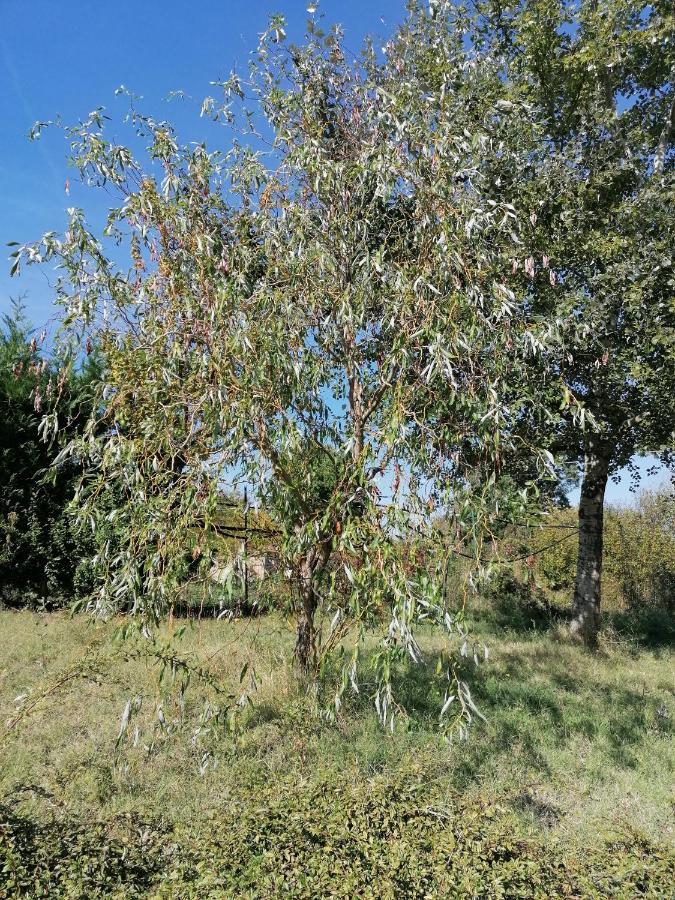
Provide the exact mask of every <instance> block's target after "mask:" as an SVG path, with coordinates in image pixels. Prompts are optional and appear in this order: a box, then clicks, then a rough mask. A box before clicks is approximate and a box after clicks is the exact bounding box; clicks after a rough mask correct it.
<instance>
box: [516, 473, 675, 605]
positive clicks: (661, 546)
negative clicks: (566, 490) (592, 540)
mask: <svg viewBox="0 0 675 900" xmlns="http://www.w3.org/2000/svg"><path fill="white" fill-rule="evenodd" d="M576 517H577V511H576V509H569V510H559V511H556V512H555V513H553V514H552V515H551V518H550V527H546V526H545V527H544V528H542V529H541V530H538V531H535V532H533V534H532V537H531V539H530V542H529V547H530V549H531V550H532V552H533V553H534V554H535V561H534V571H535V574H536V575H537V576H538V577H539V579H540V580H542V579H543V582H544V586H545V587H546V588H548V589H550V590H552V591H565V592H566V593H570V594H571V592H572V591H573V590H574V578H575V573H576V564H577V542H576V532H572V529H570V531H571V536H570V538H569V539H568V540H564V541H562V542H559V543H556V541H560V537H561V529H560V527H559V526H565V525H568V526H575V525H576ZM562 534H563V536H564V532H562ZM550 545H553V546H550ZM543 548H546V549H543ZM674 602H675V496H674V495H673V493H672V491H668V490H667V489H665V488H662V489H661V490H658V491H644V492H643V493H642V494H641V495H640V497H639V500H638V505H637V507H636V508H635V509H631V508H627V507H611V506H610V507H609V508H608V509H607V510H606V512H605V526H604V567H603V604H604V606H605V608H607V609H610V610H614V611H626V610H631V611H633V612H636V611H639V610H644V609H645V608H646V607H649V608H651V609H657V608H661V609H664V610H666V611H668V610H670V611H672V609H673V604H674Z"/></svg>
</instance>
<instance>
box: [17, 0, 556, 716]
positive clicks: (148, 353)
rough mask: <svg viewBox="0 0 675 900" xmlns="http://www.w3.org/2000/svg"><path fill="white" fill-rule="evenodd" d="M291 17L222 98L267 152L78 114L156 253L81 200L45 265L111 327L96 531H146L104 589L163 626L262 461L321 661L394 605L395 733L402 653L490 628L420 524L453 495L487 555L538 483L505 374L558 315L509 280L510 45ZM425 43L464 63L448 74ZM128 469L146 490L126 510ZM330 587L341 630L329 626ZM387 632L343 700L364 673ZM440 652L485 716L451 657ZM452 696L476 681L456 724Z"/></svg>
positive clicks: (302, 640) (74, 312)
mask: <svg viewBox="0 0 675 900" xmlns="http://www.w3.org/2000/svg"><path fill="white" fill-rule="evenodd" d="M450 10H451V6H450V5H448V6H447V10H446V11H447V12H448V15H451V13H450ZM284 29H285V26H284V22H283V19H281V18H280V17H274V18H272V20H271V22H270V26H269V29H268V30H267V32H266V33H265V34H264V35H263V37H262V40H261V44H260V47H259V49H258V53H257V55H256V57H255V59H254V62H253V65H252V68H251V73H250V78H249V80H248V82H246V83H244V82H242V81H241V80H240V79H239V78H237V77H236V76H232V78H230V79H229V80H228V81H227V82H225V83H223V85H222V88H223V91H224V99H223V101H222V102H216V100H215V99H212V98H207V100H206V101H205V103H204V106H203V112H205V113H208V114H210V115H212V116H213V117H214V118H215V119H217V120H219V121H225V122H229V121H231V120H232V119H233V113H232V104H233V103H234V102H235V101H237V99H239V100H244V98H248V99H253V100H255V101H257V103H258V110H259V113H261V114H262V116H263V119H264V121H261V120H260V116H259V115H254V114H253V113H250V112H247V111H246V109H244V112H243V116H244V121H245V123H246V126H247V129H248V133H249V135H250V134H251V132H253V133H254V135H255V138H254V140H255V141H256V142H257V144H258V146H268V147H269V149H268V150H267V151H263V150H259V149H253V148H251V147H244V146H242V145H241V144H240V143H239V142H238V140H236V139H235V140H233V142H232V145H231V147H230V148H229V149H228V152H227V153H226V154H221V153H219V152H207V150H206V149H205V148H204V147H203V146H201V145H198V146H196V147H195V146H188V147H181V146H179V144H178V143H177V141H176V138H175V136H174V133H173V130H172V129H171V127H170V126H169V125H168V124H167V123H165V122H156V121H155V120H153V119H151V118H149V117H145V116H141V115H140V114H138V113H137V112H135V111H133V109H132V113H131V121H132V122H133V124H134V125H135V127H136V129H137V132H138V134H139V135H140V136H141V137H142V138H144V139H145V140H146V141H148V142H149V146H148V154H149V157H150V159H151V160H152V165H144V164H143V163H142V161H140V160H137V159H135V158H134V156H133V154H132V153H131V151H130V150H129V149H128V148H126V147H124V146H122V145H120V144H119V143H118V142H113V141H109V140H108V139H107V137H106V136H105V133H104V118H103V115H102V113H101V112H100V111H98V112H95V113H94V114H92V115H91V116H90V117H89V118H88V119H87V120H86V121H85V122H84V123H82V124H81V125H80V126H78V127H76V128H74V129H71V130H69V132H68V133H69V137H70V139H71V145H72V149H73V161H74V164H75V165H76V166H77V167H78V169H79V171H80V173H81V174H82V176H83V177H84V178H85V179H86V180H88V181H90V182H94V183H99V184H101V183H105V184H106V186H108V187H114V188H116V189H117V190H118V191H119V193H120V194H121V196H122V205H121V207H120V208H118V209H114V210H111V212H110V217H109V225H108V228H107V236H108V237H113V238H114V239H115V240H116V241H117V243H118V244H122V245H124V246H126V247H128V249H129V253H130V257H131V267H130V269H129V270H125V269H124V268H120V267H119V266H118V265H117V264H116V263H115V262H114V260H115V259H116V258H117V252H116V253H115V254H113V253H111V252H109V251H108V250H107V249H106V248H105V246H104V244H103V243H102V242H100V241H99V240H97V239H96V238H95V237H94V236H93V235H92V233H91V232H90V231H89V230H88V228H87V226H86V224H85V220H84V216H83V213H82V212H81V211H79V210H73V211H72V212H71V220H70V223H69V228H68V231H67V233H66V234H65V235H64V237H63V238H59V237H57V236H56V235H54V234H48V235H46V236H45V237H44V238H43V240H42V241H41V242H40V243H39V244H37V245H34V246H29V247H23V248H21V249H20V250H19V251H18V255H17V259H18V260H22V259H24V260H26V261H28V262H38V263H40V262H44V261H47V260H53V259H55V260H57V261H58V263H59V265H60V267H61V273H62V277H61V280H60V281H59V284H58V288H57V290H58V295H59V299H60V301H61V302H62V303H63V304H64V305H65V307H66V311H67V318H66V327H67V328H68V329H69V334H70V337H71V339H72V337H73V336H74V335H79V337H80V339H81V340H82V341H84V340H87V339H89V338H88V336H94V337H95V339H96V341H97V342H100V344H101V346H102V349H103V352H104V355H105V359H106V363H107V370H106V373H105V378H104V382H105V383H104V384H102V393H101V395H100V402H99V404H98V405H97V407H96V409H95V411H94V415H93V416H92V418H91V420H90V423H89V429H88V431H87V433H86V434H85V436H84V438H83V439H82V440H76V441H74V442H73V443H72V444H71V448H70V452H72V453H73V454H74V455H75V456H77V457H79V456H81V455H85V454H86V456H87V458H88V460H89V462H90V467H89V470H88V473H87V476H86V479H85V481H84V483H83V486H82V492H81V501H82V503H83V508H84V510H85V512H86V515H87V516H88V517H90V518H91V520H92V521H93V522H94V527H95V530H96V523H97V521H100V520H101V519H102V518H103V517H105V518H106V519H108V520H111V519H114V523H115V528H116V530H117V532H118V533H119V534H120V535H122V536H123V539H122V540H121V541H120V542H119V546H117V545H116V546H115V548H114V552H111V550H110V547H109V546H108V545H107V544H106V545H105V546H103V547H101V549H100V553H99V560H101V561H102V566H103V569H104V572H105V578H103V579H102V581H101V585H100V589H99V592H98V594H97V596H96V597H95V599H94V601H93V604H92V608H93V609H94V610H95V611H96V612H99V613H101V614H107V613H109V612H111V611H115V610H117V609H119V608H120V604H122V603H124V604H126V605H127V606H130V607H131V608H132V610H133V611H134V612H135V613H137V614H138V618H139V620H140V621H141V622H142V623H143V626H144V627H147V626H148V624H150V623H152V622H153V621H156V620H157V619H158V618H159V617H160V616H161V615H162V614H163V613H164V612H165V611H166V610H167V608H168V606H169V605H170V603H171V597H172V595H173V592H175V590H176V589H177V588H179V587H180V586H181V578H182V577H183V573H184V567H181V565H180V563H179V560H180V558H181V552H180V551H181V548H184V547H185V544H186V541H187V539H188V537H187V536H188V535H191V536H194V534H195V528H196V527H198V528H199V529H201V532H202V538H201V539H198V540H197V542H196V546H195V557H196V558H198V557H199V555H200V548H201V546H205V545H206V544H207V542H208V535H209V533H210V531H211V530H212V527H213V517H214V514H215V510H216V507H217V499H218V494H219V491H220V490H221V487H222V484H223V481H225V480H228V479H229V480H233V479H238V480H239V481H244V482H246V483H247V484H248V485H250V486H251V489H252V490H255V491H257V492H258V495H259V496H260V497H261V498H266V497H267V498H270V499H271V501H272V502H273V506H274V509H275V510H276V513H277V516H278V518H279V521H280V525H281V528H282V530H283V551H284V555H285V560H286V565H287V566H288V567H289V568H290V569H291V571H292V572H293V573H294V582H295V587H296V591H297V596H298V598H299V602H298V623H297V640H296V649H295V659H296V665H297V667H298V669H299V671H300V672H301V673H303V674H308V673H313V672H315V671H316V670H317V668H320V667H321V664H322V661H323V660H324V659H325V658H326V657H325V654H326V651H327V650H329V649H331V648H335V647H336V646H339V645H340V643H341V640H342V638H344V636H345V634H346V632H347V630H348V629H349V628H355V629H356V631H357V635H360V636H361V637H363V636H364V634H365V632H364V628H365V626H366V625H373V624H375V623H377V624H378V625H379V627H380V628H381V630H382V632H383V633H382V637H381V640H380V642H379V645H378V648H377V650H376V652H375V653H374V656H373V657H372V661H373V665H374V668H375V685H376V687H375V689H374V698H375V702H376V705H377V708H378V712H379V715H380V718H381V720H382V722H383V723H386V724H387V725H391V724H392V723H393V715H394V710H395V708H396V703H395V700H394V696H393V692H392V676H393V672H394V669H395V666H396V665H397V664H400V663H402V662H403V661H404V660H406V659H408V660H412V661H413V662H419V661H420V660H421V651H420V648H419V646H418V644H417V641H416V638H415V628H416V625H417V624H418V623H419V622H421V621H433V622H436V623H438V624H440V625H442V626H443V627H444V628H447V629H448V630H449V631H450V633H454V634H455V635H458V636H460V637H461V641H462V642H463V643H465V642H466V636H465V633H464V629H463V626H462V623H461V616H458V615H457V612H458V607H459V606H460V605H461V603H460V600H461V598H456V600H457V602H456V603H455V604H453V605H452V606H451V607H450V608H449V607H448V605H447V603H446V601H445V598H444V596H443V591H442V571H443V570H442V566H439V567H438V571H436V570H432V571H427V569H426V566H425V565H424V555H423V554H416V553H415V552H414V544H415V542H418V543H423V542H425V541H426V540H427V539H428V537H429V534H430V532H431V531H432V530H433V524H432V516H431V515H430V511H431V510H432V509H439V508H440V509H441V510H442V509H446V510H448V509H450V510H452V521H453V528H454V532H453V536H454V539H455V545H454V548H452V549H451V550H450V551H449V552H453V551H459V550H461V552H464V553H466V554H468V555H474V556H476V557H477V558H478V557H480V555H481V547H482V541H483V535H484V533H485V531H486V529H489V525H490V522H491V520H492V519H493V518H494V517H495V516H496V515H499V514H501V515H504V510H507V509H511V508H517V505H518V504H521V505H522V503H523V496H522V494H519V495H518V497H519V499H518V500H517V502H516V503H512V504H510V505H509V502H506V499H505V496H504V495H505V491H506V490H507V489H508V488H509V487H510V486H509V485H507V484H506V483H505V482H502V481H501V480H500V479H498V478H497V474H498V471H499V468H500V465H501V461H502V460H503V459H504V458H505V457H506V456H508V454H509V453H510V452H511V451H513V452H515V453H520V452H522V448H521V447H516V446H515V445H512V444H511V443H510V440H509V429H508V428H507V427H505V426H504V423H505V422H508V421H509V420H511V419H512V418H513V416H514V415H516V414H517V413H514V410H513V409H512V408H511V407H509V405H508V404H507V403H505V402H504V398H505V397H506V396H507V391H506V389H505V386H504V382H505V380H506V379H508V377H509V372H510V371H511V369H512V367H513V365H514V363H513V360H516V361H517V362H516V364H517V365H519V366H522V365H523V361H524V360H525V359H527V358H528V357H530V356H531V355H532V354H533V353H535V352H540V351H541V350H542V348H544V347H545V346H546V344H547V342H550V341H553V340H554V339H555V332H556V327H555V325H554V324H552V323H551V322H550V321H548V320H547V321H543V320H537V319H534V318H533V317H531V316H529V315H526V311H525V309H524V307H523V304H522V297H521V296H519V295H518V294H517V293H516V292H514V291H512V290H510V289H509V288H507V287H506V286H505V283H504V282H505V277H506V274H507V273H508V272H509V271H510V269H511V258H512V256H513V252H514V246H515V245H516V244H517V242H518V241H519V240H520V239H519V238H518V230H519V227H520V225H519V222H518V218H517V215H516V211H515V209H514V207H513V205H512V203H510V202H508V201H506V200H504V199H503V198H502V197H500V198H499V199H491V198H490V199H489V202H485V203H484V202H483V200H484V198H485V197H486V196H488V197H489V194H490V193H491V192H492V191H494V192H495V195H496V196H499V194H500V191H499V187H498V185H496V184H494V183H490V182H486V181H485V177H484V174H483V173H484V172H485V171H488V172H489V171H490V165H489V162H490V161H491V160H494V159H495V158H497V157H499V158H500V159H501V160H503V161H504V162H503V163H502V164H506V159H507V157H508V155H509V153H510V152H511V151H510V150H509V146H510V143H512V142H513V140H515V138H514V137H512V138H511V142H510V141H509V140H506V137H507V135H508V134H513V133H514V132H517V131H521V130H522V124H521V122H520V121H519V119H518V117H517V116H513V115H512V110H511V108H509V110H506V111H505V110H503V109H500V108H499V107H498V106H490V107H486V105H485V103H484V102H483V100H482V97H483V93H484V88H485V81H486V79H489V80H490V81H492V80H493V79H494V77H495V68H494V64H493V62H492V61H491V60H490V59H484V60H475V59H474V58H473V54H471V53H469V51H468V50H467V48H466V46H465V43H464V41H463V36H462V32H461V29H460V28H459V27H455V23H454V22H453V21H451V20H448V19H444V18H443V19H438V18H436V17H435V16H434V15H430V14H429V13H428V12H426V11H425V10H422V9H419V8H416V7H415V8H413V10H412V12H411V15H410V18H409V20H408V21H407V22H406V24H405V26H404V27H403V28H401V29H400V31H399V32H398V33H397V35H396V36H395V38H394V39H393V40H392V41H391V42H390V43H389V44H387V46H386V47H385V52H384V54H383V55H380V54H379V53H378V52H376V51H375V50H374V48H373V47H372V46H370V45H366V47H365V48H364V51H363V54H362V56H361V57H360V58H358V59H357V60H355V61H352V60H351V58H350V59H349V60H348V58H347V53H346V51H345V50H344V49H343V46H342V35H341V32H340V29H339V28H333V29H331V30H330V31H329V32H324V31H323V30H322V29H321V28H320V27H319V24H318V22H317V21H316V20H315V19H314V18H312V19H311V20H310V22H309V24H308V35H307V40H306V42H305V44H304V45H303V46H293V45H290V44H288V43H287V41H286V38H285V30H284ZM420 48H423V52H424V53H425V54H426V55H427V57H428V58H435V59H441V60H443V65H442V66H441V67H440V73H441V74H440V80H439V83H438V85H437V90H436V91H435V92H434V93H430V92H429V91H428V86H427V82H426V79H425V78H422V77H420V73H419V65H418V61H419V54H420ZM157 170H160V171H161V173H162V175H161V178H160V177H157V176H156V174H155V172H156V171H157ZM448 383H451V384H452V385H453V386H454V388H453V390H454V395H453V400H452V402H449V401H448V388H447V386H448ZM439 392H442V394H443V397H444V400H443V404H444V414H443V417H442V419H440V418H439V419H438V420H433V419H432V418H426V417H425V416H424V415H423V408H422V407H421V404H420V397H421V396H424V397H426V398H427V399H428V404H429V407H430V408H432V407H433V405H434V403H435V402H436V401H437V395H438V393H439ZM509 396H510V395H509ZM561 396H562V393H561V391H560V390H559V392H558V399H559V401H560V398H561ZM530 402H532V403H536V396H533V397H532V398H531V399H530ZM514 403H516V404H521V403H522V399H521V398H518V399H517V400H516V401H514ZM46 427H47V429H50V428H52V427H54V428H55V427H56V425H55V424H54V423H52V422H50V421H47V424H46ZM97 432H99V433H101V435H102V436H101V437H100V438H99V439H96V437H95V435H96V433H97ZM468 447H470V452H468V450H467V448H468ZM528 452H529V453H530V454H532V455H534V456H537V448H536V447H528ZM319 461H321V462H320V463H319ZM477 471H480V472H482V473H483V474H484V476H485V477H484V479H483V480H482V483H481V485H480V490H476V486H475V476H476V472H477ZM327 472H328V477H327V474H326V473H327ZM111 484H114V485H115V486H116V490H118V491H120V490H121V494H122V496H121V498H120V499H119V500H118V502H117V504H116V507H115V509H114V510H113V512H112V513H111V514H109V513H108V512H107V509H108V508H109V507H108V506H107V504H106V503H102V502H101V498H102V497H103V496H104V494H105V491H106V490H107V489H108V486H109V485H111ZM389 487H390V488H391V490H390V491H389V493H390V494H391V497H390V499H389V500H388V501H387V502H384V500H383V498H382V490H383V489H385V488H389ZM404 534H405V535H408V552H406V554H401V552H400V550H401V543H400V536H401V535H404ZM415 560H417V563H416V564H415V565H411V561H413V562H414V561H415ZM202 575H205V573H204V572H203V571H202ZM319 604H321V605H322V607H323V610H324V611H325V612H326V614H327V617H328V618H329V619H330V620H331V622H332V624H331V626H330V628H329V629H328V630H327V631H326V632H325V633H324V634H323V635H321V634H320V633H319V632H318V630H317V626H316V621H315V616H316V612H317V608H318V606H319ZM382 609H386V610H387V613H388V615H387V619H386V622H385V623H382ZM360 643H361V642H360V641H359V640H357V641H356V643H355V647H356V649H355V651H354V654H353V655H352V656H351V657H350V659H349V660H348V661H347V664H346V665H345V667H344V670H343V678H342V682H341V685H339V686H338V692H337V695H336V697H335V702H336V704H337V705H339V702H340V696H341V692H342V691H343V690H344V689H345V688H346V687H347V686H348V685H349V684H351V685H352V687H353V688H354V689H355V690H356V689H357V681H356V663H357V654H358V649H359V646H360ZM440 671H441V675H442V677H443V678H445V679H447V681H446V684H447V683H448V682H449V683H452V682H454V683H455V684H456V690H455V692H454V696H455V697H456V698H457V700H458V701H459V706H461V714H463V715H464V717H465V719H466V718H470V716H471V710H472V708H473V704H472V701H471V697H470V693H469V690H468V687H467V686H466V684H465V683H464V682H463V681H461V680H460V679H459V677H458V676H457V674H456V672H455V669H454V664H452V663H451V662H450V661H449V658H448V657H446V663H445V665H442V666H441V669H440ZM452 700H453V693H451V689H450V688H448V691H447V694H446V702H445V704H444V708H443V711H442V713H441V719H442V721H444V722H445V721H447V714H448V710H449V709H450V705H451V703H452ZM461 714H460V718H461Z"/></svg>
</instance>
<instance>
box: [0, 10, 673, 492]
mask: <svg viewBox="0 0 675 900" xmlns="http://www.w3.org/2000/svg"><path fill="white" fill-rule="evenodd" d="M307 6H308V0H198V2H192V3H185V2H179V0H136V2H130V0H115V2H114V3H105V2H102V0H66V2H61V3H57V2H54V0H30V2H28V0H0V88H1V89H0V122H2V130H1V132H0V198H2V203H1V204H0V246H1V247H3V248H6V244H7V243H8V242H9V241H18V242H20V243H23V242H25V241H30V240H34V239H36V238H38V237H39V236H40V235H41V234H42V233H43V232H45V231H47V230H55V231H59V230H61V229H62V228H63V226H64V225H65V222H66V209H67V207H69V206H72V205H82V206H84V207H85V209H87V210H89V211H91V212H93V213H94V214H95V217H96V218H98V216H99V215H100V214H101V213H102V211H103V208H102V206H101V204H102V199H103V198H102V197H101V196H98V197H97V196H96V195H95V194H94V193H90V192H87V193H84V192H83V191H82V190H81V189H79V188H78V187H77V186H76V185H75V184H73V185H72V190H71V194H70V196H67V195H66V192H65V183H66V179H67V178H69V176H70V181H71V182H74V178H73V177H72V172H69V170H68V167H67V163H66V145H65V143H64V141H63V139H62V137H61V136H60V135H59V134H58V132H54V133H49V132H47V133H46V134H45V135H44V136H43V137H42V138H41V139H40V140H39V141H37V142H33V143H30V142H29V141H28V138H27V135H28V132H29V130H30V128H31V126H32V125H33V124H34V122H35V121H37V120H49V119H53V118H55V117H56V116H57V115H60V116H61V117H62V118H63V120H64V121H65V122H75V121H77V119H78V118H79V117H81V116H85V115H86V114H87V113H88V112H90V111H91V110H92V109H94V108H95V107H97V106H101V105H102V106H106V107H107V108H108V109H109V110H110V112H111V114H112V115H113V116H114V115H115V113H117V114H118V115H121V114H123V112H124V111H125V109H126V106H125V101H124V100H123V99H122V98H117V99H116V98H115V97H114V91H115V88H117V87H118V86H119V85H121V84H124V85H126V87H127V88H129V89H130V90H132V91H133V92H134V93H137V94H141V95H143V98H144V102H143V104H142V107H143V110H144V111H147V112H149V113H151V114H153V115H156V116H157V117H160V118H163V117H165V118H170V119H171V121H173V122H174V123H175V124H176V125H177V126H178V127H179V129H180V132H181V136H182V137H183V138H185V139H186V140H201V139H204V138H206V139H207V140H208V141H209V143H210V144H211V143H212V142H213V141H217V139H218V137H219V132H218V131H217V130H213V127H209V126H208V125H207V123H205V122H204V120H200V119H199V117H198V111H199V106H198V105H197V101H198V102H199V103H201V100H202V99H203V97H204V96H206V95H207V94H208V93H210V88H209V82H210V81H213V80H216V79H218V78H221V77H224V76H226V75H227V74H228V73H229V72H230V71H231V69H232V68H233V67H234V66H236V67H237V69H238V70H239V71H244V70H245V68H246V64H247V59H248V54H249V52H250V51H251V50H252V49H254V48H255V46H256V43H257V35H258V34H259V33H260V32H261V31H263V30H264V28H265V24H266V22H267V18H268V15H269V14H270V13H274V12H281V13H283V14H284V15H285V16H286V17H287V19H288V24H289V33H290V34H291V35H292V36H297V37H300V35H301V34H302V30H303V26H304V22H305V20H306V18H307V13H306V8H307ZM404 6H405V3H404V0H322V2H321V3H320V10H321V11H322V12H323V13H324V14H325V16H326V21H327V22H331V23H332V22H334V21H339V22H340V23H341V24H342V25H343V26H344V28H345V32H346V37H347V42H348V45H349V46H351V48H352V49H354V50H358V48H359V47H360V44H361V42H362V39H363V37H364V35H366V34H371V35H375V36H384V35H386V34H387V33H388V32H389V30H390V28H391V26H392V25H393V24H394V23H396V22H397V21H399V20H400V19H401V17H402V16H403V14H404ZM175 90H183V91H185V92H186V93H187V94H189V95H191V96H193V97H194V98H195V104H190V103H181V102H176V101H174V102H173V103H171V105H170V106H169V105H168V104H167V103H166V101H165V99H164V98H166V96H167V95H168V94H169V92H170V91H175ZM96 214H98V215H96ZM7 253H9V249H7ZM19 295H24V296H25V301H26V306H27V310H28V314H29V316H30V318H31V319H32V321H33V322H34V323H35V324H36V325H38V326H40V327H42V326H43V325H45V324H47V323H48V322H49V320H50V319H51V318H52V317H53V314H54V310H53V308H52V295H51V291H50V287H49V282H48V279H47V277H46V273H41V272H39V271H37V270H31V271H28V272H25V273H24V274H22V276H21V277H20V278H19V279H10V277H9V262H7V263H6V264H2V262H0V312H4V311H6V310H7V309H8V308H9V301H10V297H18V296H19ZM644 468H645V470H646V464H645V466H644ZM662 479H663V475H657V476H654V477H652V478H649V479H648V480H646V482H645V483H649V484H650V485H651V486H654V485H655V484H656V483H658V482H660V481H661V480H662ZM608 500H610V501H611V502H630V500H631V495H630V494H629V492H628V483H627V481H626V480H625V479H624V481H623V482H622V484H620V485H618V486H616V485H612V484H610V485H609V487H608Z"/></svg>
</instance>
